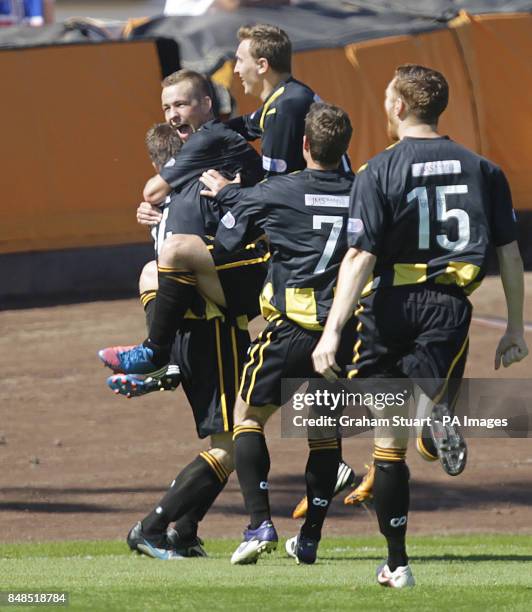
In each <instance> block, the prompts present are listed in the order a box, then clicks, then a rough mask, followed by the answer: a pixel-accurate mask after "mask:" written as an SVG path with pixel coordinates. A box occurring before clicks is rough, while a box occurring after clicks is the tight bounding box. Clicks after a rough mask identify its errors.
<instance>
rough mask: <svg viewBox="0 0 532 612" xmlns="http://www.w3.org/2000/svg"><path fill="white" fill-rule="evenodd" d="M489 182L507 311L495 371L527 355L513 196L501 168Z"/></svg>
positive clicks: (492, 171)
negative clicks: (504, 329) (505, 324)
mask: <svg viewBox="0 0 532 612" xmlns="http://www.w3.org/2000/svg"><path fill="white" fill-rule="evenodd" d="M488 180H489V193H490V195H491V200H492V202H491V211H492V215H491V235H492V239H493V242H494V243H495V247H496V251H497V259H498V260H499V270H500V275H501V281H502V286H503V289H504V295H505V298H506V308H507V312H508V320H507V326H506V331H505V333H504V335H503V336H502V338H501V339H500V341H499V344H498V346H497V349H496V351H495V369H496V370H498V369H499V367H500V365H501V362H502V365H503V366H504V367H505V368H507V367H508V366H510V365H511V364H512V363H516V362H517V361H521V359H524V358H525V357H526V356H527V355H528V348H527V345H526V342H525V339H524V325H523V301H524V274H523V261H522V259H521V254H520V253H519V246H518V244H517V219H516V216H515V213H514V210H513V205H512V194H511V193H510V186H509V185H508V181H507V180H506V177H505V176H504V173H503V172H502V170H501V169H500V168H497V167H492V168H490V171H489V176H488Z"/></svg>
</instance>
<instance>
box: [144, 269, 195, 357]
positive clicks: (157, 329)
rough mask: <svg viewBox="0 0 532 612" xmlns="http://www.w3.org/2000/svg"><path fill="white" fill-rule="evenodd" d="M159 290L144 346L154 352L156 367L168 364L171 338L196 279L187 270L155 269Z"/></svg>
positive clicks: (181, 317)
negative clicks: (156, 270)
mask: <svg viewBox="0 0 532 612" xmlns="http://www.w3.org/2000/svg"><path fill="white" fill-rule="evenodd" d="M158 279H159V289H158V291H157V299H156V300H155V311H154V315H153V320H152V323H151V325H150V332H149V338H148V339H147V340H146V341H145V342H144V346H147V347H149V348H151V349H152V350H153V352H154V356H153V362H154V364H155V365H156V366H163V365H165V363H168V359H169V357H170V350H171V347H172V345H173V343H174V339H175V335H176V333H177V330H178V329H179V327H180V325H181V321H182V319H183V317H184V315H185V312H186V311H187V310H188V308H189V307H190V305H191V303H192V301H193V299H194V296H195V294H196V284H197V283H196V277H195V276H194V274H192V272H189V271H188V270H182V269H179V268H164V267H161V266H159V268H158Z"/></svg>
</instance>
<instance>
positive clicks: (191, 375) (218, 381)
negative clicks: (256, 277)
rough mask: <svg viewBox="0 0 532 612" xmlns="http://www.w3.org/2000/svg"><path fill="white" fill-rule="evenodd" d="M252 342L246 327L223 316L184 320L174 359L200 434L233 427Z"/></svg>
mask: <svg viewBox="0 0 532 612" xmlns="http://www.w3.org/2000/svg"><path fill="white" fill-rule="evenodd" d="M249 343H250V337H249V332H248V331H247V329H246V330H242V329H239V328H238V327H237V326H235V325H230V324H228V323H224V322H223V321H221V320H220V319H211V320H210V321H204V320H185V321H184V324H183V327H182V329H181V330H180V331H178V332H177V335H176V340H175V343H174V346H173V349H172V362H173V363H177V364H178V365H179V367H180V368H181V375H182V381H181V382H182V385H183V390H184V391H185V394H186V396H187V399H188V401H189V403H190V405H191V407H192V413H193V414H194V420H195V422H196V430H197V432H198V436H199V437H200V438H205V437H207V436H210V435H212V434H216V433H223V432H230V431H232V430H233V408H234V404H235V400H236V397H237V394H238V388H239V383H240V375H241V373H242V367H243V364H244V361H245V359H246V356H247V349H248V347H249Z"/></svg>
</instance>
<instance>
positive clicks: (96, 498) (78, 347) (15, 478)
mask: <svg viewBox="0 0 532 612" xmlns="http://www.w3.org/2000/svg"><path fill="white" fill-rule="evenodd" d="M527 282H528V286H529V292H528V293H529V295H530V288H532V276H530V275H529V278H528V281H527ZM473 297H474V302H475V305H476V314H479V315H487V316H504V315H505V312H504V300H503V296H502V289H501V288H500V284H499V283H498V281H497V279H488V280H487V281H485V283H484V285H483V286H482V288H481V289H480V290H478V292H477V293H476V294H475V295H474V296H473ZM526 320H527V321H532V302H531V301H529V303H528V305H527V311H526ZM255 327H256V326H255ZM0 330H1V334H0V335H1V337H0V355H1V356H2V363H1V369H0V371H1V372H2V383H1V385H0V465H1V470H0V521H1V535H0V540H1V541H4V542H11V541H28V540H34V541H38V540H51V539H97V538H98V539H99V538H122V537H124V536H125V534H126V533H127V530H128V528H129V527H130V526H131V525H132V524H133V522H134V521H136V520H138V519H139V518H141V517H142V516H143V515H144V514H145V513H146V511H147V510H148V509H150V507H151V505H152V504H153V503H155V502H156V501H157V500H158V498H159V497H160V495H161V493H162V492H163V490H164V489H165V488H166V487H167V486H168V483H169V482H170V481H171V480H172V479H173V477H174V475H175V474H176V473H177V472H178V471H179V469H181V467H183V466H184V465H185V464H186V463H187V462H188V461H189V460H191V459H192V458H193V457H194V456H195V455H196V454H197V452H198V451H199V450H201V449H203V448H205V447H206V444H205V443H202V442H199V441H198V439H197V438H196V435H195V430H194V427H193V421H192V417H191V415H190V413H189V409H188V405H187V403H186V401H185V398H184V396H183V394H182V391H181V390H178V391H177V392H175V393H172V394H171V393H166V394H163V393H161V394H157V395H156V396H148V397H145V398H140V399H135V400H126V399H125V398H122V397H115V396H114V395H113V394H112V393H111V392H110V391H109V390H108V389H107V388H106V386H105V385H104V380H105V376H106V375H107V374H106V371H105V369H104V368H103V367H102V366H101V365H100V364H99V362H98V360H97V358H96V351H97V349H98V348H101V347H103V346H106V345H110V344H128V343H131V342H133V341H137V340H140V339H141V338H143V337H144V329H143V315H142V312H141V308H140V306H139V303H138V302H137V301H136V300H123V301H116V302H94V303H88V304H82V305H74V306H60V307H54V308H42V309H32V310H21V311H7V312H2V313H0ZM500 333H501V332H500V330H498V329H494V328H492V327H489V326H486V325H481V324H478V323H475V324H473V326H472V334H471V350H470V357H469V366H468V370H467V375H468V376H470V377H491V376H495V372H494V371H493V368H492V360H493V353H494V349H495V346H496V342H497V339H498V337H499V335H500ZM527 337H528V342H529V345H532V334H530V333H528V334H527ZM496 376H497V377H506V378H512V377H513V378H526V377H530V376H532V359H530V358H529V360H528V361H525V362H524V363H521V364H519V365H518V366H516V367H513V368H511V369H510V370H506V371H502V372H500V373H497V374H496ZM269 440H270V451H271V456H272V473H271V490H272V507H273V510H274V513H275V517H276V523H277V526H278V527H279V528H280V533H281V534H282V535H291V534H292V533H293V532H294V530H295V529H296V525H295V524H294V521H292V520H291V519H289V515H290V511H291V508H292V506H293V504H294V502H296V501H297V500H298V498H299V497H300V495H301V494H302V493H303V492H304V483H303V477H302V473H303V468H304V464H305V460H306V444H305V442H304V441H303V440H286V439H285V440H283V439H281V438H280V431H279V422H278V421H277V420H275V421H274V422H272V423H271V425H269ZM344 447H345V448H344V456H345V458H346V460H347V461H349V462H350V463H351V465H352V466H353V467H354V468H355V469H356V470H357V471H362V470H363V468H364V463H365V462H367V461H368V460H369V458H370V454H371V441H370V440H369V439H348V440H347V441H346V442H345V445H344ZM409 463H410V468H411V472H412V483H413V486H412V492H413V495H412V497H413V499H412V514H411V518H410V531H411V532H412V533H429V532H434V530H436V531H437V532H440V533H461V532H474V531H477V532H487V531H508V532H514V533H516V532H519V533H532V440H531V439H530V438H528V439H501V438H499V439H492V440H490V439H476V440H471V441H470V461H469V466H468V469H467V470H466V472H465V473H464V474H463V475H462V476H460V477H458V478H456V479H452V478H450V477H448V476H446V475H445V474H444V473H443V472H442V471H441V469H440V468H439V466H438V465H437V464H436V465H434V464H427V463H425V462H423V461H422V460H421V459H419V458H418V456H417V453H416V452H415V451H414V450H413V449H412V450H411V452H410V459H409ZM330 516H331V518H330V520H329V521H328V524H327V528H326V533H329V534H356V533H363V534H367V533H376V532H377V526H376V521H375V520H374V518H373V517H372V516H371V514H369V513H368V512H367V511H365V510H364V509H361V508H359V509H357V510H353V509H350V508H348V507H344V506H343V505H342V504H341V503H340V501H339V500H336V501H335V503H334V505H333V507H332V508H331V513H330ZM245 522H246V519H245V516H244V514H243V509H242V504H241V498H240V493H239V491H238V487H237V482H236V479H235V478H234V477H233V478H232V479H231V481H230V482H229V484H228V486H227V488H226V490H225V491H224V492H223V493H222V494H221V496H220V497H219V499H218V500H217V502H216V504H215V506H214V507H213V509H212V511H211V512H210V513H209V514H208V515H207V517H206V519H205V520H204V521H203V524H202V527H201V533H202V535H204V536H206V537H213V536H238V535H239V533H240V531H241V529H242V528H243V527H244V525H245Z"/></svg>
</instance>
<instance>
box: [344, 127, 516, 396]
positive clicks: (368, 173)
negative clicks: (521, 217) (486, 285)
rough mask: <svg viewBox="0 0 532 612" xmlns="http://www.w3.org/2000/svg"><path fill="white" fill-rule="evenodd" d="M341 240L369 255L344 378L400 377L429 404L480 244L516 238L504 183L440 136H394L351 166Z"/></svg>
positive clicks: (479, 266) (464, 342)
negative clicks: (371, 261)
mask: <svg viewBox="0 0 532 612" xmlns="http://www.w3.org/2000/svg"><path fill="white" fill-rule="evenodd" d="M347 229H348V235H349V246H351V247H355V248H357V249H361V250H364V251H367V252H370V253H373V254H374V255H376V257H377V261H376V265H375V269H374V273H373V277H372V278H371V279H370V282H368V285H367V286H366V287H365V289H364V292H363V297H362V299H361V303H360V308H359V309H358V312H357V314H358V317H359V340H358V342H357V344H356V345H355V351H354V358H353V365H352V367H351V369H350V373H349V376H350V377H353V376H373V375H383V374H387V375H389V376H408V377H410V378H412V379H415V380H416V381H418V383H419V385H420V387H421V388H422V389H423V390H424V391H425V393H427V395H428V396H429V397H431V398H432V399H433V400H434V401H436V402H439V401H441V400H442V398H443V395H444V393H445V391H446V389H447V380H448V379H449V378H450V377H454V378H460V377H461V376H462V374H463V370H464V365H465V359H466V355H467V346H468V333H469V324H470V320H471V304H470V302H469V300H468V299H467V297H466V296H467V295H468V294H469V293H471V292H472V291H474V289H475V288H477V287H478V286H479V285H480V282H481V280H482V278H483V276H484V274H485V268H486V259H487V255H488V249H489V247H490V245H495V246H502V245H504V244H508V243H510V242H512V241H514V240H515V239H516V235H517V233H516V220H515V216H514V213H513V209H512V201H511V195H510V190H509V187H508V183H507V181H506V178H505V176H504V174H503V173H502V171H501V170H500V169H499V168H498V167H497V166H495V165H494V164H493V163H492V162H490V161H488V160H486V159H484V158H482V157H480V156H479V155H476V154H475V153H473V152H471V151H469V150H467V149H465V148H464V147H462V146H460V145H458V144H456V143H455V142H453V141H452V140H450V139H449V138H447V137H439V138H404V139H403V140H401V141H400V142H399V143H397V144H395V145H392V146H391V147H389V148H388V149H387V150H385V151H383V152H382V153H380V154H379V155H377V156H376V157H374V158H373V159H371V160H370V161H369V162H368V163H367V164H365V165H364V166H362V168H361V169H360V170H359V172H358V173H357V176H356V179H355V182H354V185H353V191H352V194H351V200H350V210H349V222H348V228H347Z"/></svg>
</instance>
